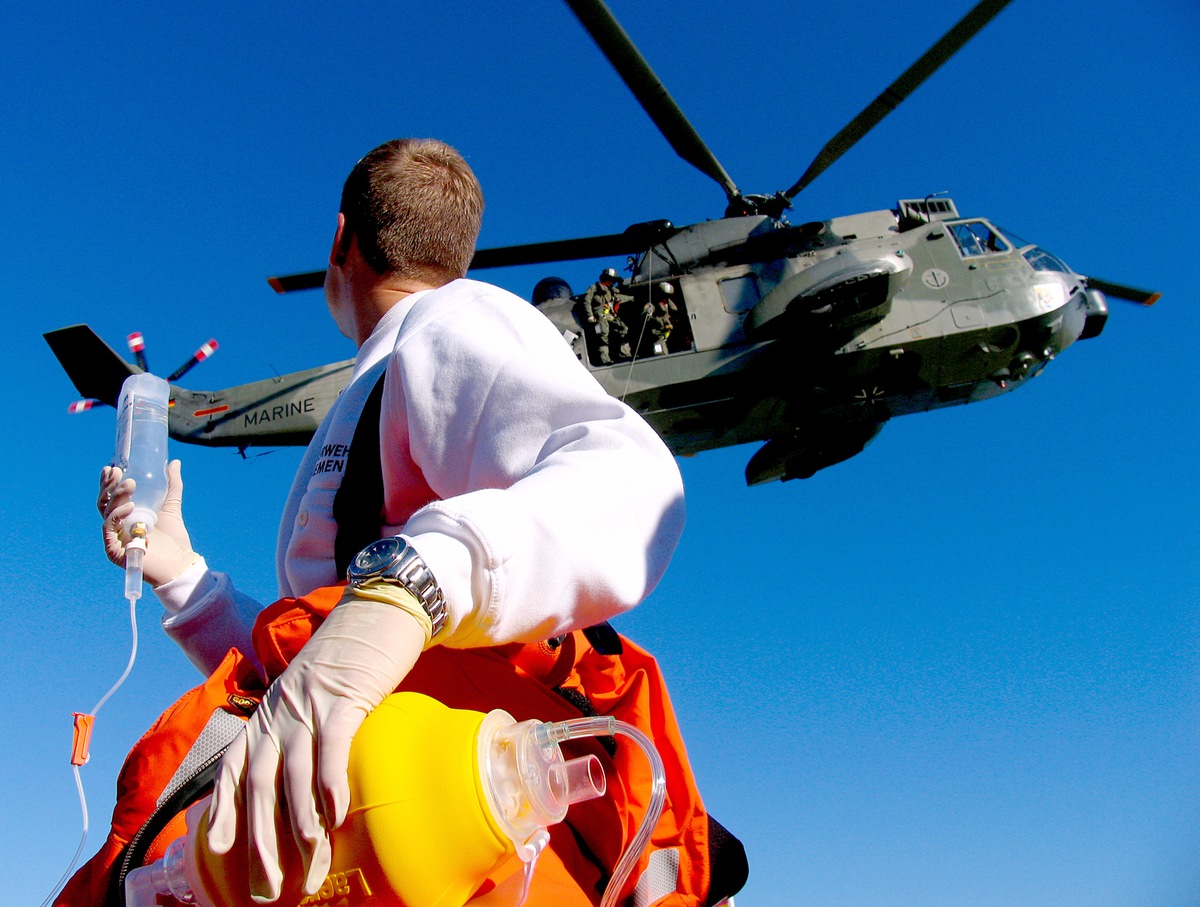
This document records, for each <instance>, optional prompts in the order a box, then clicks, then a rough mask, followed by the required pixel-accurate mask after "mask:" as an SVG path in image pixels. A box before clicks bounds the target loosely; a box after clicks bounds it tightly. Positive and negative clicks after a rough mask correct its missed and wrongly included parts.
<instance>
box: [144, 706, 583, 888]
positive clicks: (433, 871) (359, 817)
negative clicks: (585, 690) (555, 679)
mask: <svg viewBox="0 0 1200 907" xmlns="http://www.w3.org/2000/svg"><path fill="white" fill-rule="evenodd" d="M543 727H545V725H542V724H541V722H537V721H523V722H520V723H518V722H517V721H515V720H514V719H513V718H512V717H511V716H510V715H509V714H508V713H507V712H504V711H502V710H499V709H497V710H494V711H492V712H489V713H488V714H487V715H484V714H483V713H481V712H476V711H470V710H463V709H451V708H449V707H447V706H445V705H443V704H441V703H440V702H438V701H437V700H435V699H431V698H430V697H428V696H424V695H422V694H420V693H409V692H404V693H393V694H392V695H391V696H389V697H388V698H387V699H385V700H384V702H383V703H382V704H381V705H380V706H379V707H378V708H376V709H375V710H374V711H373V712H371V714H370V715H368V716H367V718H366V720H365V721H364V722H363V725H362V727H361V728H360V730H359V732H358V733H357V734H356V735H355V737H354V741H353V743H352V744H351V749H350V763H349V767H348V775H349V780H350V810H349V812H348V814H347V817H346V821H345V822H343V823H342V825H341V826H340V827H338V828H336V829H334V830H333V832H332V833H331V835H330V845H331V848H332V852H333V862H332V866H331V868H330V872H329V875H328V877H327V878H326V880H325V884H324V885H323V886H322V888H321V889H320V891H319V892H318V893H317V894H316V895H315V896H313V897H312V898H311V899H310V900H311V903H313V904H325V903H326V902H329V903H334V902H336V903H337V904H339V905H345V907H356V905H359V904H363V905H366V904H370V905H371V907H461V905H462V904H464V903H466V901H467V899H468V898H470V897H471V896H472V895H473V894H474V893H475V892H476V891H477V890H478V889H479V886H480V885H481V884H482V883H483V882H484V881H485V880H487V879H488V878H493V879H497V880H499V879H504V878H508V877H509V876H510V875H512V874H513V873H515V872H517V871H519V870H520V868H521V864H522V863H524V864H525V865H526V868H527V876H526V878H528V873H529V872H530V871H532V867H531V865H530V864H531V863H532V862H533V861H535V860H536V857H537V855H538V853H539V852H540V851H541V849H542V848H543V847H544V846H545V844H546V842H547V841H548V840H549V833H548V832H547V826H550V825H553V824H555V823H557V822H561V821H562V820H563V818H565V817H566V814H567V807H568V806H569V805H570V804H571V803H576V802H580V801H582V800H588V799H591V798H593V797H598V796H601V795H602V794H603V793H604V791H605V779H604V771H603V769H602V767H601V765H600V761H599V760H598V759H597V758H596V757H595V756H591V755H588V756H582V757H580V758H578V759H571V760H564V759H563V756H562V752H561V750H560V749H559V746H558V744H557V743H555V742H549V743H548V742H546V740H545V737H544V735H540V734H539V733H538V729H539V728H543ZM187 826H188V832H187V835H186V836H185V837H183V838H179V839H177V840H176V841H175V842H174V843H173V844H172V845H171V847H170V848H169V849H168V851H167V854H166V856H164V857H163V859H162V860H159V861H158V862H157V863H154V864H151V865H150V866H145V867H142V868H140V869H135V870H133V871H132V872H130V873H129V875H128V876H127V877H126V881H125V892H126V904H127V905H129V907H143V905H145V907H151V905H155V904H157V903H159V901H158V900H157V898H158V897H160V896H161V895H167V894H170V895H172V896H174V897H175V898H177V899H178V900H180V901H182V902H183V903H185V904H192V903H195V904H198V905H200V907H251V905H252V904H253V902H252V901H251V899H250V896H249V890H250V889H249V882H248V870H247V866H246V862H245V853H246V840H245V837H244V827H243V829H240V830H239V836H238V839H237V840H236V841H235V842H234V845H233V848H232V849H231V850H230V852H229V853H228V854H226V855H224V856H217V855H215V854H213V853H212V852H211V851H209V850H208V846H207V840H206V839H207V830H208V799H205V800H201V801H200V802H198V803H196V804H195V805H193V806H192V807H191V808H190V809H189V810H188V812H187ZM283 849H284V850H286V851H288V852H289V853H291V851H292V848H283ZM291 859H292V860H294V861H295V862H294V863H293V862H288V860H287V859H285V861H284V865H283V867H282V868H283V877H284V883H283V885H284V887H283V890H282V892H281V895H280V899H279V901H278V903H280V904H287V903H290V904H297V903H301V902H303V903H309V902H310V901H309V900H305V899H304V898H303V894H302V893H301V892H300V890H299V880H301V879H303V877H304V873H303V870H302V867H301V866H300V865H299V858H298V856H296V855H295V854H294V853H291Z"/></svg>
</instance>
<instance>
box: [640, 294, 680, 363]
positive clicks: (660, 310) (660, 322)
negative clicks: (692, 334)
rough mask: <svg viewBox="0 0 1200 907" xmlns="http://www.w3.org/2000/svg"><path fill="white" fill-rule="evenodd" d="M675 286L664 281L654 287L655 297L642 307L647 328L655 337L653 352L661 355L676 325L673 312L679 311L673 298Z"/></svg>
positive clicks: (664, 351)
mask: <svg viewBox="0 0 1200 907" xmlns="http://www.w3.org/2000/svg"><path fill="white" fill-rule="evenodd" d="M674 295H675V287H674V286H672V285H671V284H669V283H667V282H666V281H663V282H662V283H660V284H657V285H656V286H655V288H654V298H653V299H652V300H651V301H650V302H647V303H646V304H645V306H643V307H642V317H643V318H644V319H645V322H646V328H647V329H648V330H649V331H650V336H652V337H653V338H654V345H653V353H654V355H656V356H661V355H662V354H663V353H666V352H667V338H669V337H670V336H671V328H673V327H674V326H675V323H674V321H672V319H671V313H672V312H677V311H679V309H678V307H677V306H676V305H675V300H674V299H673V298H672V297H673V296H674Z"/></svg>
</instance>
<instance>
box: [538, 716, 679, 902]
mask: <svg viewBox="0 0 1200 907" xmlns="http://www.w3.org/2000/svg"><path fill="white" fill-rule="evenodd" d="M536 733H537V739H538V742H539V743H561V742H562V741H564V740H574V739H576V738H578V737H606V736H612V735H614V734H624V735H625V736H626V737H629V738H631V739H632V740H633V742H634V743H636V744H637V745H638V746H639V747H641V750H642V752H643V753H645V754H646V758H647V759H648V760H649V761H650V773H651V776H652V779H653V781H652V784H651V788H650V803H649V804H648V805H647V807H646V815H644V816H643V817H642V823H641V824H640V825H639V826H638V830H637V834H635V835H634V836H633V840H632V841H630V842H629V846H628V847H626V848H625V853H623V854H622V855H621V859H620V860H618V861H617V867H616V869H614V870H613V874H612V878H610V879H609V880H608V885H607V886H606V887H605V889H604V898H603V899H602V900H601V901H600V907H615V905H616V903H617V898H618V897H619V896H620V894H621V889H622V888H623V887H624V886H625V880H626V879H628V878H629V873H631V872H632V871H633V867H634V864H635V863H637V861H638V858H639V857H641V855H642V851H644V850H645V849H646V845H647V844H649V843H650V835H651V834H653V833H654V829H655V827H656V826H657V825H658V817H659V816H660V815H662V809H663V802H664V801H665V800H666V797H667V773H666V770H665V769H664V768H663V762H662V757H661V756H659V755H658V750H657V749H655V747H654V742H653V741H652V740H651V739H650V738H649V737H648V736H646V735H645V734H644V733H642V731H640V730H639V729H638V728H636V727H634V726H633V725H632V724H627V723H626V722H624V721H618V720H617V719H616V718H612V717H610V716H607V715H598V716H596V717H593V718H572V719H569V720H567V721H559V722H555V723H552V724H543V725H541V726H539V727H538V728H537V731H536Z"/></svg>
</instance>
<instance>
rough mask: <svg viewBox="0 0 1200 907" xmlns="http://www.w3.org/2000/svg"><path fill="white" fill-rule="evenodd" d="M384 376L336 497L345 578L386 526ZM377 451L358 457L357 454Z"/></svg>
mask: <svg viewBox="0 0 1200 907" xmlns="http://www.w3.org/2000/svg"><path fill="white" fill-rule="evenodd" d="M386 374H387V372H386V371H385V372H384V374H383V375H380V376H379V380H378V381H376V382H375V387H373V388H372V389H371V393H370V395H369V396H368V397H367V402H366V403H364V404H363V409H362V414H361V415H359V417H358V425H356V426H355V427H354V437H353V438H351V440H350V449H349V450H348V451H347V452H346V465H345V466H344V467H343V470H342V484H341V487H339V488H338V490H337V494H336V495H335V496H334V498H333V521H334V522H335V523H337V536H336V537H335V538H334V540H333V562H334V565H335V566H336V567H337V575H338V576H339V577H342V578H344V577H345V576H346V569H347V568H348V567H349V566H350V561H351V560H353V559H354V555H356V554H358V552H360V551H362V549H363V548H365V547H367V545H369V544H371V542H374V541H376V540H377V539H378V538H379V527H380V526H381V525H382V524H383V458H382V457H380V455H379V416H380V413H381V411H382V409H383V379H384V375H386ZM360 450H367V451H374V453H373V454H372V455H369V456H361V457H359V456H355V453H356V451H360Z"/></svg>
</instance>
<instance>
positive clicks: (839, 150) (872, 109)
mask: <svg viewBox="0 0 1200 907" xmlns="http://www.w3.org/2000/svg"><path fill="white" fill-rule="evenodd" d="M1010 2H1011V0H980V2H979V3H977V4H976V5H975V6H974V8H972V9H971V11H970V12H968V13H967V14H966V15H965V16H963V17H962V19H960V20H959V21H958V23H957V24H956V25H955V26H954V27H953V28H951V29H950V31H948V32H946V34H944V35H943V36H942V37H941V39H940V40H939V41H938V42H937V43H936V44H934V45H933V47H931V48H929V50H927V51H926V52H925V53H924V54H923V55H922V56H921V58H920V59H918V60H917V62H916V63H914V64H913V65H912V66H910V67H909V68H908V69H906V70H905V71H904V73H903V74H902V75H901V76H900V78H898V79H896V81H895V82H893V83H892V84H891V85H889V86H888V87H887V88H886V89H884V90H883V92H882V93H881V94H880V95H879V96H878V97H877V98H875V100H874V101H872V102H871V103H870V104H868V105H867V106H866V107H865V108H863V110H862V112H861V113H860V114H859V115H858V116H856V117H855V118H854V119H853V120H851V121H850V122H849V123H847V124H846V126H845V127H843V129H842V131H841V132H839V133H838V134H837V135H835V136H834V137H833V138H832V139H830V140H829V141H828V142H827V143H826V144H825V147H824V148H822V149H821V152H820V153H819V154H818V155H817V156H816V157H815V158H814V159H813V162H812V163H811V164H809V165H808V169H807V170H805V171H804V175H803V176H801V177H800V179H798V180H797V181H796V183H795V185H793V186H792V188H790V189H788V190H787V192H785V193H784V196H786V197H787V198H789V199H790V198H795V197H796V195H797V194H798V193H799V192H800V191H801V190H802V189H804V187H806V186H807V185H808V184H809V183H811V182H812V181H813V180H815V179H816V178H817V177H818V176H820V175H821V174H822V173H824V172H825V171H826V170H827V169H829V167H830V165H832V164H833V163H834V161H836V160H837V159H838V158H840V157H841V156H842V155H843V154H845V153H846V152H847V151H849V150H850V149H851V148H852V147H854V145H855V143H857V142H858V140H859V139H861V138H862V137H863V136H865V135H866V134H867V133H868V132H870V131H871V130H872V129H874V128H875V127H876V126H877V125H879V123H880V121H881V120H883V118H884V117H886V116H887V115H888V114H889V113H891V112H892V111H893V110H895V109H896V108H897V107H898V106H899V105H900V102H901V101H903V100H904V99H905V98H907V97H908V96H909V95H910V94H912V93H913V92H914V91H916V89H917V88H918V87H920V85H921V83H922V82H924V81H925V80H926V79H927V78H929V77H930V76H931V75H933V73H935V72H937V70H938V68H939V67H941V65H942V64H943V63H945V62H946V61H947V60H949V59H950V58H951V57H952V56H954V54H956V53H957V52H958V51H959V50H960V49H961V48H962V47H963V45H964V44H966V43H967V42H968V41H970V40H971V38H973V37H974V36H975V34H976V33H977V32H978V31H979V30H980V29H981V28H983V27H984V26H985V25H987V24H988V23H989V22H991V21H992V19H994V18H995V17H996V15H997V14H998V13H999V12H1000V11H1001V10H1002V9H1004V7H1006V6H1007V5H1008V4H1009V3H1010Z"/></svg>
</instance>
